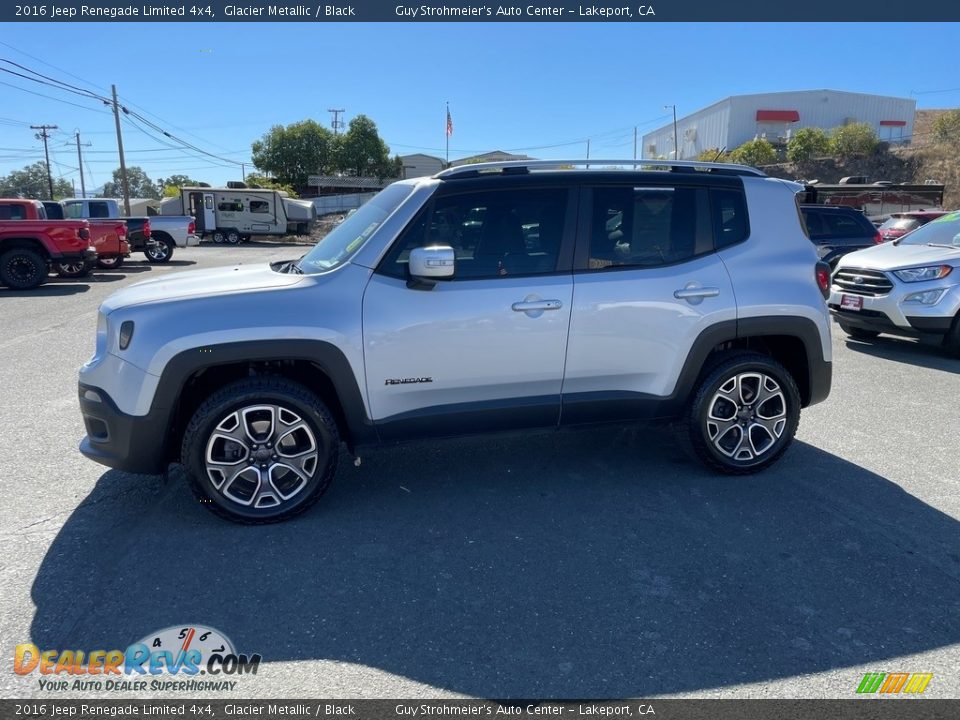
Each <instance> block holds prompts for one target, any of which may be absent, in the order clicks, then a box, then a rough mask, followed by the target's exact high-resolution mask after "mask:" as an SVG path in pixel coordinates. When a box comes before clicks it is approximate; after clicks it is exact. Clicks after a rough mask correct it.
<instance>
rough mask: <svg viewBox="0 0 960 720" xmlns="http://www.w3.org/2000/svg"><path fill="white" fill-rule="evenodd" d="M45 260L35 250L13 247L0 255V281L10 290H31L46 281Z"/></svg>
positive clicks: (46, 269)
mask: <svg viewBox="0 0 960 720" xmlns="http://www.w3.org/2000/svg"><path fill="white" fill-rule="evenodd" d="M48 272H49V269H48V268H47V261H46V260H45V259H44V258H43V256H42V255H41V254H40V253H38V252H37V251H36V250H31V249H30V248H24V247H19V248H13V249H12V250H7V251H6V252H5V253H3V255H0V282H3V284H4V285H6V286H7V287H8V288H10V289H11V290H32V289H33V288H35V287H39V286H40V285H43V283H45V282H46V281H47V273H48Z"/></svg>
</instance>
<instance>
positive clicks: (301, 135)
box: [252, 120, 335, 188]
mask: <svg viewBox="0 0 960 720" xmlns="http://www.w3.org/2000/svg"><path fill="white" fill-rule="evenodd" d="M333 140H334V138H333V133H332V132H330V131H329V130H327V129H326V128H325V127H323V126H322V125H320V124H318V123H317V122H315V121H313V120H302V121H300V122H297V123H293V124H291V125H287V126H286V127H284V126H283V125H274V126H273V127H272V128H270V131H269V132H267V133H266V134H265V135H264V136H263V137H262V138H260V139H259V140H257V141H256V142H254V143H253V145H252V148H253V152H252V158H253V164H254V165H255V166H256V167H257V169H258V170H261V171H263V172H264V173H265V174H267V175H271V176H273V177H274V178H276V180H277V181H278V182H280V183H282V184H285V185H292V186H294V187H296V188H305V187H306V186H307V178H308V177H309V176H310V175H316V174H318V173H319V174H325V173H330V172H332V171H333V169H334V167H335V164H334V147H333V146H334V142H333Z"/></svg>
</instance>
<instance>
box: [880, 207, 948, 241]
mask: <svg viewBox="0 0 960 720" xmlns="http://www.w3.org/2000/svg"><path fill="white" fill-rule="evenodd" d="M946 214H947V211H946V210H911V211H909V212H898V213H890V218H889V219H888V220H887V221H886V222H884V223H883V224H882V225H881V226H880V227H879V228H878V229H879V230H880V235H881V237H883V241H884V242H886V241H888V240H896V239H897V238H898V237H903V236H904V235H906V234H907V233H908V232H913V231H914V230H916V229H917V228H918V227H920V226H921V225H926V224H927V223H928V222H930V221H931V220H936V219H937V218H938V217H943V216H944V215H946Z"/></svg>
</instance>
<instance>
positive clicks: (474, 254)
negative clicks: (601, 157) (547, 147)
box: [379, 188, 568, 280]
mask: <svg viewBox="0 0 960 720" xmlns="http://www.w3.org/2000/svg"><path fill="white" fill-rule="evenodd" d="M567 194H568V191H567V190H566V189H539V188H536V189H534V188H531V189H510V190H497V191H485V192H473V193H463V194H458V195H447V196H444V197H440V198H438V199H437V200H436V201H435V202H434V203H433V205H432V206H431V207H429V208H428V209H427V210H426V211H425V212H424V213H422V214H421V216H420V217H419V218H418V219H417V221H416V222H414V224H413V225H412V226H411V227H410V228H409V229H408V230H407V232H405V233H404V234H403V235H402V236H401V237H400V238H399V239H398V240H397V242H396V243H395V245H394V247H393V248H391V250H390V252H389V253H387V256H386V257H385V258H384V260H383V262H382V263H381V266H380V268H379V271H380V272H381V273H383V274H386V275H390V276H392V277H398V278H405V277H407V264H408V262H409V259H410V251H411V250H413V249H414V248H417V247H429V246H436V245H445V246H448V247H451V248H453V250H454V252H455V254H456V271H455V274H454V280H457V279H461V280H463V279H480V278H495V277H507V276H518V275H539V274H543V273H550V272H554V271H555V270H556V269H557V259H558V257H559V254H560V244H561V240H562V238H563V228H564V218H565V215H566V208H567Z"/></svg>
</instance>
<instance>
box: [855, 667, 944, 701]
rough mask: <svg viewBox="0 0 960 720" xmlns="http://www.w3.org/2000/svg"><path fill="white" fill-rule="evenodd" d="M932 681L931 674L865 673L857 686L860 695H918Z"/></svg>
mask: <svg viewBox="0 0 960 720" xmlns="http://www.w3.org/2000/svg"><path fill="white" fill-rule="evenodd" d="M931 680H933V673H882V672H875V673H867V674H866V675H864V676H863V680H861V681H860V684H859V685H858V686H857V692H858V693H860V694H872V693H880V694H882V695H899V694H900V693H905V694H907V695H919V694H921V693H922V692H923V691H924V690H926V689H927V685H929V684H930V681H931Z"/></svg>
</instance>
